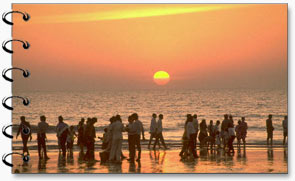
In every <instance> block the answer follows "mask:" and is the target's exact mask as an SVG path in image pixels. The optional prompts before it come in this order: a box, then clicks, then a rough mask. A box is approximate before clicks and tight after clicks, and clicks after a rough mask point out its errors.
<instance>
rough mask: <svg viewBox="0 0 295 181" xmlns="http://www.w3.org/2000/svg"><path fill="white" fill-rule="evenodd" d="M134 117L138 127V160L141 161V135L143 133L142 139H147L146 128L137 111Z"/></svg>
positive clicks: (136, 141) (136, 142) (136, 138)
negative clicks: (145, 136) (145, 135)
mask: <svg viewBox="0 0 295 181" xmlns="http://www.w3.org/2000/svg"><path fill="white" fill-rule="evenodd" d="M132 117H133V119H134V125H135V127H136V135H135V145H136V149H137V151H138V155H137V160H136V161H140V158H141V145H140V135H141V134H142V139H143V140H145V138H144V128H143V124H142V122H141V121H139V120H138V115H137V113H134V114H133V115H132Z"/></svg>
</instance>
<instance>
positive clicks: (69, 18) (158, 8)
mask: <svg viewBox="0 0 295 181" xmlns="http://www.w3.org/2000/svg"><path fill="white" fill-rule="evenodd" d="M244 6H245V5H243V7H244ZM235 7H240V5H234V4H231V5H225V4H222V5H218V4H216V5H183V4H182V5H175V4H173V5H163V4H162V5H155V6H152V7H151V6H149V7H145V6H144V5H143V6H136V7H132V8H130V6H128V7H127V9H126V8H124V6H122V9H117V8H116V9H114V10H104V11H100V12H91V13H76V14H64V15H51V16H38V17H36V18H35V20H34V22H35V23H70V22H72V23H74V22H95V21H105V20H124V19H133V18H145V17H155V16H168V15H177V14H186V13H198V12H207V11H217V10H223V9H229V8H235Z"/></svg>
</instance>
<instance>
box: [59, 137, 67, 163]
mask: <svg viewBox="0 0 295 181" xmlns="http://www.w3.org/2000/svg"><path fill="white" fill-rule="evenodd" d="M66 141H67V134H64V133H63V134H62V135H61V137H60V146H61V150H62V156H63V157H64V158H65V157H66V151H67V150H66Z"/></svg>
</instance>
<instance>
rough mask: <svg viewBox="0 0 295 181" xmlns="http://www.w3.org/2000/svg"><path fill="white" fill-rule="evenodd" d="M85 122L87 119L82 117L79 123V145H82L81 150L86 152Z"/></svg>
mask: <svg viewBox="0 0 295 181" xmlns="http://www.w3.org/2000/svg"><path fill="white" fill-rule="evenodd" d="M84 122H85V119H84V118H82V119H81V121H80V122H79V125H78V141H77V145H78V146H79V147H80V152H81V153H82V154H84V127H85V125H84Z"/></svg>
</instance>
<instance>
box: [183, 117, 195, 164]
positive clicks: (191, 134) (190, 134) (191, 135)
mask: <svg viewBox="0 0 295 181" xmlns="http://www.w3.org/2000/svg"><path fill="white" fill-rule="evenodd" d="M187 119H188V120H187V125H186V134H187V138H188V140H189V141H188V148H189V150H190V152H191V153H192V154H193V157H194V158H198V156H197V152H196V145H195V143H196V141H195V140H196V139H195V134H196V130H195V127H194V125H193V117H192V116H188V117H187Z"/></svg>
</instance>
